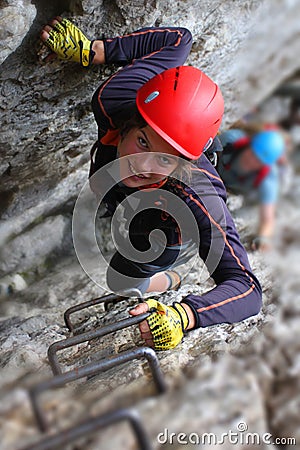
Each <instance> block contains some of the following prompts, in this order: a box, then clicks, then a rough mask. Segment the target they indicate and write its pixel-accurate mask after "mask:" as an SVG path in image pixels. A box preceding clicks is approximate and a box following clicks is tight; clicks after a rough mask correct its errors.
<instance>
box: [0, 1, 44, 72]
mask: <svg viewBox="0 0 300 450" xmlns="http://www.w3.org/2000/svg"><path fill="white" fill-rule="evenodd" d="M35 17H36V8H35V6H34V5H33V4H32V3H31V1H30V0H3V1H2V2H1V3H0V43H1V44H0V64H1V63H2V62H3V61H4V60H5V59H6V58H7V57H8V56H9V55H10V54H11V53H13V52H14V51H15V50H16V49H17V48H18V47H19V45H21V43H22V40H23V38H24V37H25V36H26V34H27V33H28V32H29V29H30V27H31V25H32V22H33V21H34V19H35Z"/></svg>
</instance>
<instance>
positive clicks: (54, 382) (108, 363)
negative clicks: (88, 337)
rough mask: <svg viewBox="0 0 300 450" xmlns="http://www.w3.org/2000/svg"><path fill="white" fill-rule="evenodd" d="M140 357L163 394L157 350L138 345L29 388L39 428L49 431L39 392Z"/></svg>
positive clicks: (164, 388) (163, 386)
mask: <svg viewBox="0 0 300 450" xmlns="http://www.w3.org/2000/svg"><path fill="white" fill-rule="evenodd" d="M140 358H146V359H147V361H148V364H149V367H150V369H151V373H152V376H153V380H154V382H155V385H156V388H157V390H158V393H160V394H161V393H163V392H165V391H166V388H167V385H166V383H165V380H164V376H163V373H162V371H161V368H160V364H159V361H158V358H157V355H156V353H155V351H154V350H153V349H152V348H150V347H138V348H135V349H134V350H129V351H126V352H123V353H120V354H118V355H116V356H112V357H110V358H106V359H103V360H101V361H96V362H93V363H90V364H87V365H85V366H82V367H79V368H76V369H73V370H70V371H69V372H65V373H63V374H62V375H58V376H55V377H53V378H50V379H49V380H45V381H42V382H41V383H38V384H36V385H35V386H32V387H31V388H30V389H29V397H30V400H31V404H32V409H33V411H34V414H35V417H36V421H37V424H38V427H39V429H40V430H41V431H47V429H48V424H47V420H46V417H45V415H44V413H43V411H42V408H41V406H40V403H39V402H38V395H39V394H41V393H42V392H44V391H46V390H49V389H54V388H58V387H61V386H64V385H65V384H67V383H69V382H71V381H75V380H78V379H80V378H83V377H86V376H93V375H97V374H98V373H101V372H104V371H106V370H108V369H111V368H112V367H115V366H118V365H120V364H125V363H126V362H129V361H132V360H133V359H140Z"/></svg>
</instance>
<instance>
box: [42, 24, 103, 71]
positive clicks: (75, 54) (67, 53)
mask: <svg viewBox="0 0 300 450" xmlns="http://www.w3.org/2000/svg"><path fill="white" fill-rule="evenodd" d="M92 43H93V41H90V40H89V39H87V38H86V37H85V35H84V34H83V33H82V31H80V30H79V28H77V27H76V26H75V25H74V24H73V23H72V22H70V21H69V20H68V19H62V21H61V22H58V23H57V24H55V25H54V27H53V29H52V30H51V31H49V38H48V39H47V40H46V41H45V44H46V45H47V46H48V47H49V48H50V49H51V50H52V51H53V52H54V53H56V54H57V56H58V57H59V58H60V59H64V60H66V61H74V62H79V63H80V64H81V65H82V66H83V67H88V66H89V65H90V64H91V62H92V60H93V57H94V55H95V52H94V51H93V50H92Z"/></svg>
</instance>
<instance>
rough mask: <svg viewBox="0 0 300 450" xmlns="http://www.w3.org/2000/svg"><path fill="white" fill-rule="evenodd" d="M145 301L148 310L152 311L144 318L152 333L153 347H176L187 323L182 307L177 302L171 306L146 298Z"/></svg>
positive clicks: (187, 319)
mask: <svg viewBox="0 0 300 450" xmlns="http://www.w3.org/2000/svg"><path fill="white" fill-rule="evenodd" d="M146 303H147V304H148V306H149V311H153V314H151V316H149V317H148V318H147V319H146V320H147V322H148V325H149V328H150V331H151V333H152V339H153V343H154V348H155V349H156V350H168V349H170V348H174V347H176V345H178V344H179V343H180V342H181V340H182V338H183V333H184V330H185V329H186V328H187V326H188V324H189V318H188V315H187V312H186V310H185V309H184V307H183V306H182V305H181V304H180V303H177V302H174V303H173V305H172V306H167V305H163V304H162V303H160V302H158V301H157V300H153V299H149V300H147V301H146Z"/></svg>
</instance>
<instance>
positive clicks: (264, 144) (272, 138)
mask: <svg viewBox="0 0 300 450" xmlns="http://www.w3.org/2000/svg"><path fill="white" fill-rule="evenodd" d="M251 148H252V150H253V152H254V154H255V155H256V156H257V158H258V159H259V160H260V161H261V162H262V163H263V164H266V165H268V166H270V165H272V164H274V163H275V162H276V161H277V159H278V158H280V156H281V155H282V154H283V152H284V149H285V142H284V138H283V136H282V134H281V133H279V132H278V131H274V130H267V131H261V132H260V133H257V134H256V135H255V136H254V137H253V139H252V141H251Z"/></svg>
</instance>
